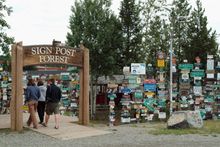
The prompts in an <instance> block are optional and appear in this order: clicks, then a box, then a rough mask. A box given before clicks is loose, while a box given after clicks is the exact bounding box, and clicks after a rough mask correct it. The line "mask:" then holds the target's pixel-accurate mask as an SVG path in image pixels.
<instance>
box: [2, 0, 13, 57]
mask: <svg viewBox="0 0 220 147" xmlns="http://www.w3.org/2000/svg"><path fill="white" fill-rule="evenodd" d="M11 12H12V8H11V7H7V6H6V4H5V0H0V49H1V52H2V53H3V55H4V56H6V58H7V59H8V58H9V57H10V51H9V45H10V44H12V43H13V41H14V39H13V38H12V37H8V35H7V34H6V33H5V30H6V29H9V28H10V26H9V24H8V23H7V22H6V20H5V19H4V18H5V16H9V15H10V13H11Z"/></svg>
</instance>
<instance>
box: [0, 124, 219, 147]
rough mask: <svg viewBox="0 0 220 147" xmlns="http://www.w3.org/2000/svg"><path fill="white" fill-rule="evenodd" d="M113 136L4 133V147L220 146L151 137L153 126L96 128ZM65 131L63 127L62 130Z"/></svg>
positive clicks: (0, 137)
mask: <svg viewBox="0 0 220 147" xmlns="http://www.w3.org/2000/svg"><path fill="white" fill-rule="evenodd" d="M94 127H96V128H98V129H103V130H107V131H110V132H112V133H111V134H107V135H101V136H94V137H87V138H80V139H72V140H65V141H63V140H57V139H54V138H51V137H49V136H46V135H42V134H39V133H37V132H34V131H31V130H25V131H24V132H23V133H16V132H8V131H3V130H0V147H177V146H178V147H207V146H209V147H219V146H220V145H219V142H220V137H219V136H220V135H208V136H204V135H157V136H155V135H150V134H148V133H147V132H148V131H149V130H150V129H152V126H150V125H149V124H139V125H136V124H135V125H132V124H130V125H121V126H117V127H111V128H109V127H106V126H94ZM60 129H61V128H60Z"/></svg>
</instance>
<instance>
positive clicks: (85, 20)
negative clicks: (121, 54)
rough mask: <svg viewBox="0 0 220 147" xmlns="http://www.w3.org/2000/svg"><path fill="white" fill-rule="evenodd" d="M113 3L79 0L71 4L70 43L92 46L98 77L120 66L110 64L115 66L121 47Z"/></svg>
mask: <svg viewBox="0 0 220 147" xmlns="http://www.w3.org/2000/svg"><path fill="white" fill-rule="evenodd" d="M110 5H111V1H110V0H107V1H106V0H84V1H82V0H80V2H75V7H72V12H73V14H72V16H71V17H70V27H69V28H70V31H71V32H69V33H68V34H67V44H68V45H70V46H73V47H75V46H78V45H79V44H80V43H81V42H83V44H84V45H85V46H86V47H87V48H89V50H90V58H91V60H90V64H91V73H92V75H93V76H95V77H98V76H102V75H111V74H113V73H115V72H117V69H118V68H111V67H115V64H116V60H115V57H116V56H117V55H116V54H117V52H118V50H120V46H121V40H122V39H121V31H120V29H121V25H120V22H119V20H118V19H117V17H116V16H115V15H114V14H113V13H112V12H111V11H110ZM94 59H95V60H94Z"/></svg>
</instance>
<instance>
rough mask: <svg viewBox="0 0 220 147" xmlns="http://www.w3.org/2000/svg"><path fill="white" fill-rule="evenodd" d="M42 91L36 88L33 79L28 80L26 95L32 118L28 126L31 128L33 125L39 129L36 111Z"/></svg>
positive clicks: (29, 119) (30, 117)
mask: <svg viewBox="0 0 220 147" xmlns="http://www.w3.org/2000/svg"><path fill="white" fill-rule="evenodd" d="M40 96H41V94H40V89H39V88H38V87H37V86H36V84H35V83H34V80H33V79H29V80H28V84H27V89H26V93H25V102H26V103H27V104H28V109H29V113H30V116H29V118H28V121H27V125H28V126H30V125H31V123H33V127H34V128H35V129H37V128H38V124H37V118H36V115H35V113H36V110H37V104H38V99H39V98H40Z"/></svg>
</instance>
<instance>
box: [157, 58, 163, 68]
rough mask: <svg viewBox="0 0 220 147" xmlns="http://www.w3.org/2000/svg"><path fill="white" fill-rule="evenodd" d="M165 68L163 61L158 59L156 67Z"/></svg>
mask: <svg viewBox="0 0 220 147" xmlns="http://www.w3.org/2000/svg"><path fill="white" fill-rule="evenodd" d="M164 66H165V61H164V60H163V59H158V60H157V67H164Z"/></svg>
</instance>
